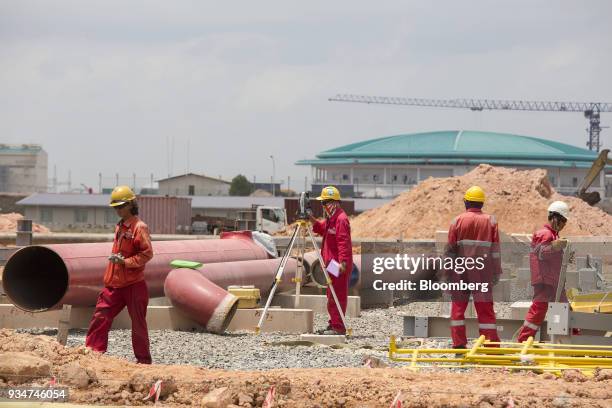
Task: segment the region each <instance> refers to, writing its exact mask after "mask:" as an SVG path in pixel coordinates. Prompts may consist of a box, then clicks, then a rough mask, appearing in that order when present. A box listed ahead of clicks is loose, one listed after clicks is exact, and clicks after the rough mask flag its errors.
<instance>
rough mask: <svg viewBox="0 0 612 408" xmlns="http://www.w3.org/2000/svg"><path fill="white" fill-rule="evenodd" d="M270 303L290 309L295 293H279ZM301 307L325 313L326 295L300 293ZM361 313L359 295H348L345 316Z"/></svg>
mask: <svg viewBox="0 0 612 408" xmlns="http://www.w3.org/2000/svg"><path fill="white" fill-rule="evenodd" d="M272 305H274V306H280V307H283V308H287V309H291V308H293V307H294V305H295V294H291V293H279V294H277V295H276V296H274V299H272ZM299 307H300V308H301V309H310V310H312V311H313V312H314V313H323V314H327V296H326V295H302V294H300V304H299ZM360 315H361V298H360V297H359V296H349V297H348V302H347V305H346V316H347V317H359V316H360Z"/></svg>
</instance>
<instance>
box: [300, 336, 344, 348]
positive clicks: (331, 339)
mask: <svg viewBox="0 0 612 408" xmlns="http://www.w3.org/2000/svg"><path fill="white" fill-rule="evenodd" d="M300 340H301V341H310V342H312V343H318V344H325V345H326V346H332V345H334V344H343V343H346V336H343V335H340V334H332V335H325V334H301V335H300Z"/></svg>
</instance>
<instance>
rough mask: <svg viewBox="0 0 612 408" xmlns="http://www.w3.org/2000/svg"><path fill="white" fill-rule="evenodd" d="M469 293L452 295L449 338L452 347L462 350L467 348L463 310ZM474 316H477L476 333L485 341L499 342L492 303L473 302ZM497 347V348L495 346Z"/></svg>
mask: <svg viewBox="0 0 612 408" xmlns="http://www.w3.org/2000/svg"><path fill="white" fill-rule="evenodd" d="M469 296H470V295H469V293H462V294H461V295H460V296H456V295H453V298H452V299H453V301H452V303H451V321H450V325H451V338H452V339H453V347H455V348H463V347H466V346H467V335H466V333H465V309H467V306H468V301H469ZM474 307H475V308H476V314H477V315H478V332H479V333H480V335H481V336H482V335H484V336H485V338H486V339H487V340H490V341H499V335H498V334H497V325H496V322H495V311H494V310H493V302H474ZM495 347H499V346H497V345H496V346H495Z"/></svg>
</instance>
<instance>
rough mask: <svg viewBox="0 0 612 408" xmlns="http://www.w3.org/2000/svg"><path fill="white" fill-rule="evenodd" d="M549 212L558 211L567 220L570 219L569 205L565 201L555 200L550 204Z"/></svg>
mask: <svg viewBox="0 0 612 408" xmlns="http://www.w3.org/2000/svg"><path fill="white" fill-rule="evenodd" d="M548 212H549V213H551V212H553V213H557V214H559V215H560V216H562V217H563V218H565V219H566V220H569V206H568V205H567V203H565V202H563V201H553V202H552V203H551V204H550V205H549V206H548Z"/></svg>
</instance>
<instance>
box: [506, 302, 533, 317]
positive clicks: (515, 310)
mask: <svg viewBox="0 0 612 408" xmlns="http://www.w3.org/2000/svg"><path fill="white" fill-rule="evenodd" d="M530 307H531V302H527V301H518V302H514V303H513V304H511V305H510V318H511V319H515V320H519V319H524V318H525V316H526V315H527V311H528V310H529V308H530Z"/></svg>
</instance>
